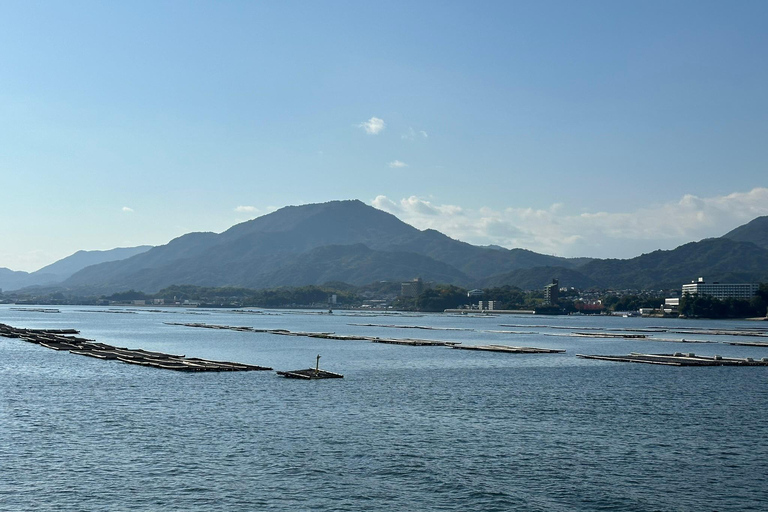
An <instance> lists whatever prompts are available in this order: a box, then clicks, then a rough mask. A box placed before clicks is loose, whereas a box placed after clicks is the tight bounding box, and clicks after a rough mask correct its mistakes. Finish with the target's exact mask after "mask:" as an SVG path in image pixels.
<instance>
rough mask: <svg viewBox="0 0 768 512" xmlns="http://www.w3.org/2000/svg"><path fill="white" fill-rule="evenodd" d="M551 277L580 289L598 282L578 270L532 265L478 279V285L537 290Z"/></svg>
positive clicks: (590, 286)
mask: <svg viewBox="0 0 768 512" xmlns="http://www.w3.org/2000/svg"><path fill="white" fill-rule="evenodd" d="M552 279H558V280H559V281H560V284H561V286H569V287H570V286H573V287H574V288H580V289H585V288H595V287H598V283H597V282H596V281H595V280H594V279H592V278H591V277H588V276H585V275H584V274H582V273H581V272H580V271H579V270H574V269H571V268H564V267H534V268H524V269H518V270H513V271H512V272H507V273H504V274H499V275H495V276H491V277H488V278H486V279H483V280H482V281H480V283H479V287H480V288H493V287H499V286H504V285H513V286H517V287H518V288H521V289H523V290H538V289H542V288H544V286H546V285H548V284H549V283H551V282H552Z"/></svg>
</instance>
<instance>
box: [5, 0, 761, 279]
mask: <svg viewBox="0 0 768 512" xmlns="http://www.w3.org/2000/svg"><path fill="white" fill-rule="evenodd" d="M766 15H768V3H765V2H749V1H742V2H736V3H733V2H724V1H723V2H702V1H696V2H682V1H677V2H645V1H644V2H634V3H631V2H613V1H604V2H588V1H585V2H513V1H503V2H483V3H477V2H447V1H446V2H427V1H424V2H410V1H409V2H397V1H391V2H310V1H305V2H288V1H285V2H282V1H281V2H260V3H258V2H180V1H179V2H157V1H152V2H140V1H134V2H79V1H73V2H3V3H1V4H0V69H2V70H3V71H2V74H0V176H1V177H2V181H1V183H2V185H0V187H1V188H0V191H1V192H2V201H0V218H2V222H1V223H0V267H8V268H12V269H14V270H27V271H31V270H35V269H37V268H39V267H41V266H43V265H45V264H48V263H51V262H53V261H55V260H57V259H60V258H62V257H64V256H67V255H69V254H71V253H73V252H75V251H77V250H79V249H87V250H89V249H109V248H113V247H117V246H133V245H141V244H155V245H156V244H162V243H166V242H167V241H169V240H170V239H171V238H174V237H176V236H179V235H181V234H184V233H187V232H190V231H217V232H218V231H222V230H224V229H226V228H227V227H229V226H231V225H232V224H235V223H237V222H241V221H244V220H247V219H248V218H252V217H254V216H258V215H261V214H264V213H268V212H269V211H272V210H274V209H275V208H279V207H282V206H285V205H289V204H302V203H308V202H322V201H328V200H332V199H351V198H356V199H361V200H363V201H365V202H366V203H368V204H372V205H375V206H377V207H379V208H382V209H385V210H387V211H390V212H392V213H394V214H396V215H398V217H400V218H401V219H403V220H405V221H407V222H410V223H412V224H414V225H416V226H417V227H419V228H426V227H433V228H436V229H440V230H441V231H443V232H445V233H447V234H449V235H451V236H453V237H455V238H459V239H462V240H466V241H469V242H471V243H478V244H485V243H495V244H499V245H504V246H507V247H524V248H528V249H532V250H536V251H539V252H545V253H550V254H559V255H564V256H599V257H631V256H635V255H638V254H640V253H642V252H648V251H652V250H655V249H658V248H664V249H668V248H673V247H675V246H676V245H679V244H680V243H684V242H686V241H690V240H694V239H700V238H703V237H706V236H719V235H721V234H723V233H724V232H725V231H728V230H729V229H732V228H733V227H735V226H737V225H739V224H742V223H743V222H746V221H748V220H750V219H752V218H754V217H756V216H758V215H766V214H768V189H766V187H768V183H766V178H765V176H766V162H768V145H766V143H765V141H766V135H768V130H767V129H766V128H767V122H768V99H766V90H768V88H767V87H766V84H768V66H766V65H765V55H766V54H768V52H767V50H768V32H766V31H765V28H764V27H765V21H766V18H767V16H766Z"/></svg>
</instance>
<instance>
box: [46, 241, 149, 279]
mask: <svg viewBox="0 0 768 512" xmlns="http://www.w3.org/2000/svg"><path fill="white" fill-rule="evenodd" d="M151 248H152V246H151V245H140V246H138V247H118V248H116V249H110V250H108V251H77V252H76V253H75V254H72V255H71V256H67V257H66V258H63V259H60V260H59V261H57V262H55V263H51V264H50V265H48V266H46V267H43V268H41V269H40V270H38V271H36V272H33V274H50V275H53V276H56V278H57V279H58V280H59V281H63V280H64V279H66V278H68V277H69V276H71V275H72V274H74V273H75V272H77V271H79V270H82V269H84V268H85V267H89V266H91V265H96V264H99V263H104V262H105V261H119V260H124V259H126V258H130V257H131V256H135V255H136V254H141V253H143V252H147V251H148V250H150V249H151Z"/></svg>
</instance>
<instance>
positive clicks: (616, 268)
mask: <svg viewBox="0 0 768 512" xmlns="http://www.w3.org/2000/svg"><path fill="white" fill-rule="evenodd" d="M579 272H581V273H582V274H584V275H586V276H588V277H590V278H592V279H594V280H595V282H597V283H599V285H600V286H601V287H603V288H635V289H653V288H656V289H663V288H679V287H681V286H682V285H683V284H684V283H688V282H690V281H691V280H693V279H696V278H697V277H705V278H706V279H707V281H720V282H752V281H768V250H766V249H763V248H761V247H758V246H756V245H755V244H753V243H750V242H736V241H733V240H729V239H727V238H709V239H706V240H702V241H700V242H691V243H688V244H685V245H681V246H680V247H678V248H676V249H673V250H671V251H654V252H652V253H649V254H643V255H642V256H638V257H636V258H632V259H628V260H614V259H609V260H595V261H591V262H589V263H587V264H586V265H583V266H581V267H579Z"/></svg>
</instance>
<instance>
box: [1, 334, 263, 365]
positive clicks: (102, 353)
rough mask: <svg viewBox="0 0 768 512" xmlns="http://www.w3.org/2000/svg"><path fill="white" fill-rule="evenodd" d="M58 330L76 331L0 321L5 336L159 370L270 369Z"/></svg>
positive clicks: (72, 352) (82, 354) (55, 348)
mask: <svg viewBox="0 0 768 512" xmlns="http://www.w3.org/2000/svg"><path fill="white" fill-rule="evenodd" d="M61 332H72V333H75V334H77V333H78V331H75V330H73V329H71V330H69V329H67V330H61V329H59V330H39V329H17V328H15V327H11V326H9V325H5V324H0V336H5V337H8V338H20V339H23V340H24V341H28V342H30V343H36V344H38V345H40V346H43V347H46V348H51V349H53V350H67V351H69V352H70V353H71V354H76V355H79V356H88V357H94V358H96V359H104V360H118V361H122V362H124V363H129V364H136V365H140V366H149V367H151V368H160V369H162V370H177V371H186V372H201V371H202V372H206V371H207V372H226V371H241V372H242V371H258V370H272V368H267V367H266V366H254V365H250V364H243V363H231V362H229V361H211V360H208V359H199V358H196V357H184V356H183V355H181V356H179V355H173V354H164V353H162V352H152V351H149V350H142V349H128V348H122V347H114V346H112V345H107V344H106V343H96V342H94V341H93V340H87V339H85V338H78V337H75V336H63V335H61V334H59V333H61Z"/></svg>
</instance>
